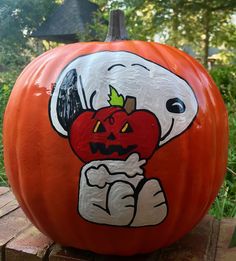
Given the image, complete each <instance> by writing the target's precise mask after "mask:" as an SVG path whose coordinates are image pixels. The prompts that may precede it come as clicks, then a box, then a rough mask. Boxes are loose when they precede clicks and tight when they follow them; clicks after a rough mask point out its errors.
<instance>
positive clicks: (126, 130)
mask: <svg viewBox="0 0 236 261" xmlns="http://www.w3.org/2000/svg"><path fill="white" fill-rule="evenodd" d="M120 132H121V133H129V132H133V129H132V128H131V126H130V124H129V123H128V122H126V123H125V125H124V126H123V127H122V129H121V130H120Z"/></svg>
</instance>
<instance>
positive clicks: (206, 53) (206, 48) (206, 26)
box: [203, 0, 211, 68]
mask: <svg viewBox="0 0 236 261" xmlns="http://www.w3.org/2000/svg"><path fill="white" fill-rule="evenodd" d="M205 2H206V6H207V2H208V0H206V1H205ZM207 7H208V6H207ZM207 7H206V10H205V17H204V32H205V39H204V56H203V64H204V66H205V67H206V68H207V67H208V56H209V41H210V20H211V10H210V9H209V8H207Z"/></svg>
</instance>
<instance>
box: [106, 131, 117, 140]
mask: <svg viewBox="0 0 236 261" xmlns="http://www.w3.org/2000/svg"><path fill="white" fill-rule="evenodd" d="M107 139H108V140H115V139H116V137H115V135H114V134H113V133H112V132H111V133H110V134H109V136H108V137H107Z"/></svg>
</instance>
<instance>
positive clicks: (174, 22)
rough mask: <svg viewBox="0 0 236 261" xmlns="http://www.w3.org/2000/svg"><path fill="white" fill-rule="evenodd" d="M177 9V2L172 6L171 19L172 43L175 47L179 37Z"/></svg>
mask: <svg viewBox="0 0 236 261" xmlns="http://www.w3.org/2000/svg"><path fill="white" fill-rule="evenodd" d="M178 15H179V9H178V6H177V4H176V5H175V6H174V7H173V19H172V32H173V36H172V44H173V46H175V47H179V46H178V45H179V41H178V39H179V37H178V34H179V32H178V27H179V18H178Z"/></svg>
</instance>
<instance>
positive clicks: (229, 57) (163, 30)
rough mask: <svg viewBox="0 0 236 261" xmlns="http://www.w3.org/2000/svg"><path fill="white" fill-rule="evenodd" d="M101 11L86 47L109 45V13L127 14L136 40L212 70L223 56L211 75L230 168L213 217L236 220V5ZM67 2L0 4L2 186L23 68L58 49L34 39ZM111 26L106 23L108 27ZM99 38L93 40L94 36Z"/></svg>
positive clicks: (143, 2)
mask: <svg viewBox="0 0 236 261" xmlns="http://www.w3.org/2000/svg"><path fill="white" fill-rule="evenodd" d="M91 1H93V2H94V3H97V4H98V5H99V11H98V12H97V13H95V14H94V19H93V24H92V25H90V26H88V27H87V28H86V30H85V31H84V32H82V33H80V34H78V38H79V39H80V40H81V41H89V40H92V39H94V38H96V39H97V40H100V41H103V40H104V39H105V35H106V31H107V22H106V21H107V20H108V14H109V10H111V9H114V8H121V9H123V10H124V11H125V14H126V21H127V22H126V23H127V29H128V33H129V36H130V38H131V39H139V40H145V41H149V40H154V38H155V37H156V35H157V34H158V38H159V40H160V41H161V42H164V43H168V44H170V45H173V46H176V47H178V48H180V49H181V48H183V45H189V46H191V48H192V49H193V51H194V52H195V54H196V56H197V58H198V59H199V60H201V61H202V63H204V64H205V65H206V61H207V57H208V55H209V53H208V51H209V50H208V49H209V48H208V47H209V46H211V47H217V48H219V49H220V50H221V52H220V55H218V59H217V61H216V65H215V66H214V67H213V69H211V70H210V74H211V75H212V77H213V79H214V80H215V82H216V84H217V86H218V87H219V89H220V91H221V93H222V96H223V98H224V101H225V103H226V105H227V108H228V114H229V127H230V143H229V156H228V168H227V173H226V178H225V181H224V184H223V186H222V189H221V190H220V192H219V195H218V197H217V198H216V200H215V202H214V204H213V206H212V208H211V210H210V212H211V213H212V214H213V215H215V216H216V217H218V218H222V217H223V216H231V217H235V216H236V59H235V50H236V26H235V24H233V23H232V14H233V13H234V12H235V10H236V2H235V1H231V0H228V1H225V0H213V1H210V0H199V1H193V0H176V1H173V0H166V1H161V0H126V1H123V0H119V1H118V0H117V1H111V0H109V1H107V0H91ZM61 2H62V0H50V1H48V0H38V1H34V0H1V1H0V28H1V30H0V185H7V180H6V176H5V171H4V164H3V153H2V149H3V148H2V131H1V130H2V121H3V113H4V109H5V106H6V104H7V100H8V97H9V95H10V92H11V89H12V87H13V85H14V82H15V80H16V78H17V75H19V73H20V71H21V70H22V69H23V67H24V66H25V65H26V64H27V63H28V62H30V61H31V60H32V59H33V58H34V57H36V56H37V55H39V54H41V53H42V52H44V51H46V50H48V49H50V48H52V47H55V46H56V45H57V44H56V43H51V42H46V41H40V40H36V39H32V38H30V37H29V35H30V34H31V32H32V31H33V30H34V29H35V28H36V27H38V25H40V24H41V23H43V21H45V19H46V18H47V17H48V15H49V14H50V13H51V12H52V10H54V8H55V7H57V6H58V4H60V3H61ZM104 21H105V22H104ZM91 32H93V34H91Z"/></svg>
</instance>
